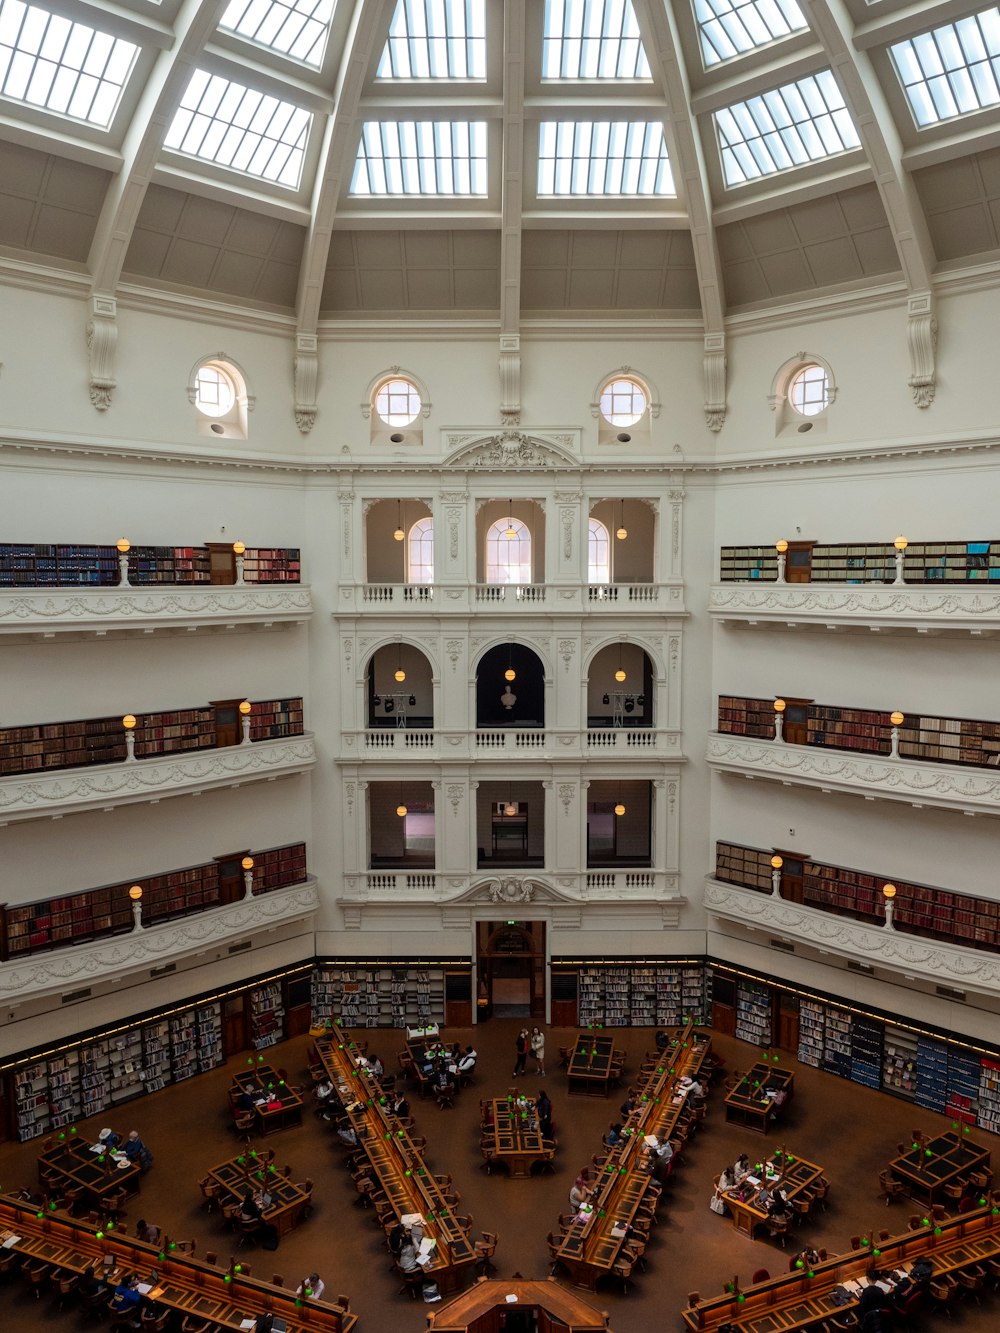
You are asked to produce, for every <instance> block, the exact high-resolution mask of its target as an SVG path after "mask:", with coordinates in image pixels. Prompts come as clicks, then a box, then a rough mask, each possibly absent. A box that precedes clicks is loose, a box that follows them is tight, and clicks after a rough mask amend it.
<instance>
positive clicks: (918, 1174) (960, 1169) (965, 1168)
mask: <svg viewBox="0 0 1000 1333" xmlns="http://www.w3.org/2000/svg"><path fill="white" fill-rule="evenodd" d="M989 1164H990V1150H989V1148H984V1147H982V1146H981V1145H980V1144H978V1143H974V1142H973V1141H972V1140H971V1139H970V1138H968V1137H967V1136H966V1135H964V1134H956V1133H954V1132H953V1131H951V1130H949V1131H948V1132H947V1133H946V1134H939V1135H938V1136H937V1138H933V1139H929V1140H924V1141H923V1142H921V1143H916V1144H914V1146H913V1148H912V1149H911V1150H910V1152H908V1153H904V1154H903V1155H902V1156H901V1157H896V1158H894V1159H893V1160H892V1161H891V1162H890V1163H889V1170H890V1171H891V1172H892V1174H893V1175H894V1176H895V1177H896V1179H897V1180H901V1181H903V1182H904V1184H905V1185H906V1187H907V1189H906V1192H907V1194H909V1195H911V1197H912V1198H914V1199H919V1200H920V1201H921V1202H922V1203H937V1201H938V1198H939V1196H940V1195H941V1194H942V1193H943V1192H944V1187H945V1185H955V1184H959V1183H964V1181H966V1180H967V1179H968V1177H969V1175H970V1174H971V1172H973V1171H980V1170H982V1169H983V1168H985V1167H988V1166H989Z"/></svg>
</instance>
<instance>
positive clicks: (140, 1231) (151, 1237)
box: [135, 1217, 160, 1245]
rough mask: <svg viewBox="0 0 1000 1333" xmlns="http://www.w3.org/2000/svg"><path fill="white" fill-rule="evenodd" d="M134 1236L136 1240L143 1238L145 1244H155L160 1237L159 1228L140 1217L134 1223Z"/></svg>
mask: <svg viewBox="0 0 1000 1333" xmlns="http://www.w3.org/2000/svg"><path fill="white" fill-rule="evenodd" d="M135 1238H136V1240H144V1241H145V1242H146V1244H147V1245H155V1244H156V1242H157V1241H158V1240H159V1239H160V1228H159V1227H155V1226H153V1224H152V1222H147V1221H146V1219H145V1218H143V1217H140V1218H139V1220H138V1222H136V1224H135Z"/></svg>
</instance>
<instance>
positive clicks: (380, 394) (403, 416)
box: [374, 376, 423, 430]
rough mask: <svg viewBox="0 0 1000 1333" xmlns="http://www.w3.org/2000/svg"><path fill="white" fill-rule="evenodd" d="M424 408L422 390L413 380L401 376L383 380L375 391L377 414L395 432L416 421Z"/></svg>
mask: <svg viewBox="0 0 1000 1333" xmlns="http://www.w3.org/2000/svg"><path fill="white" fill-rule="evenodd" d="M422 406H423V403H422V401H421V398H420V390H419V389H418V388H417V386H416V385H415V384H414V383H413V381H412V380H408V379H403V378H402V377H401V376H396V377H393V378H392V379H387V380H383V381H382V383H381V384H380V385H379V386H378V388H377V389H376V390H375V402H374V408H375V414H376V416H377V417H378V419H379V420H380V421H382V422H384V423H385V425H387V426H391V427H392V428H393V429H395V430H399V429H401V428H402V427H403V426H409V425H411V424H412V423H413V422H414V421H416V419H417V417H418V416H419V415H420V409H421V407H422Z"/></svg>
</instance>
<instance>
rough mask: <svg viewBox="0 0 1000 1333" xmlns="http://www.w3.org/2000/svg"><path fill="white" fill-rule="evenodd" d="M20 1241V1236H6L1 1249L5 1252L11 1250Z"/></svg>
mask: <svg viewBox="0 0 1000 1333" xmlns="http://www.w3.org/2000/svg"><path fill="white" fill-rule="evenodd" d="M20 1240H21V1237H20V1236H8V1237H7V1239H6V1240H5V1241H4V1243H3V1248H4V1249H5V1250H12V1249H13V1248H14V1246H15V1245H17V1244H19V1242H20Z"/></svg>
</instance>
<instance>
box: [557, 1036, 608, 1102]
mask: <svg viewBox="0 0 1000 1333" xmlns="http://www.w3.org/2000/svg"><path fill="white" fill-rule="evenodd" d="M614 1049H615V1043H614V1038H612V1037H604V1036H600V1037H599V1036H596V1035H595V1034H594V1033H592V1032H581V1033H580V1035H579V1036H578V1037H577V1039H576V1045H575V1046H574V1047H573V1054H572V1055H571V1056H570V1057H569V1065H568V1067H567V1070H566V1076H567V1078H568V1079H569V1088H568V1091H569V1093H570V1095H571V1096H572V1094H573V1093H581V1094H582V1095H583V1096H585V1097H587V1096H590V1097H606V1096H607V1095H608V1090H609V1088H610V1087H611V1066H612V1064H613V1062H614Z"/></svg>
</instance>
